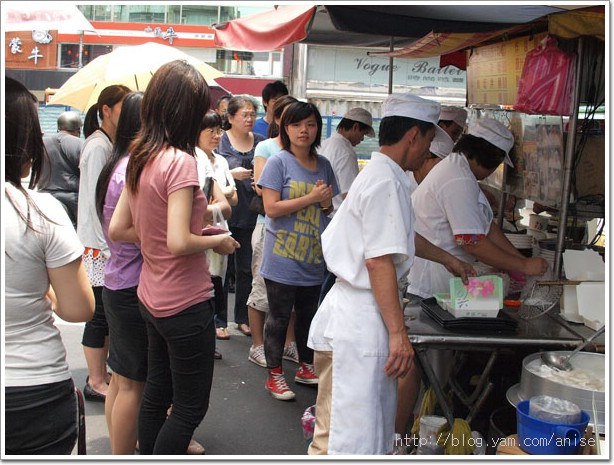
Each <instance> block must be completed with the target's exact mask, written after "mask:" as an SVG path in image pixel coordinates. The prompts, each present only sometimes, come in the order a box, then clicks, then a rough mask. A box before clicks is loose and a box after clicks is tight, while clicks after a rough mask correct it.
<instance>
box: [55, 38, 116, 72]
mask: <svg viewBox="0 0 614 465" xmlns="http://www.w3.org/2000/svg"><path fill="white" fill-rule="evenodd" d="M111 51H113V46H112V45H89V44H84V45H83V60H82V63H83V66H85V65H87V64H88V63H89V62H90V61H92V60H93V59H94V58H96V57H99V56H100V55H104V54H106V53H109V52H111ZM59 60H60V63H59V65H60V68H78V67H79V44H68V43H63V44H60V54H59Z"/></svg>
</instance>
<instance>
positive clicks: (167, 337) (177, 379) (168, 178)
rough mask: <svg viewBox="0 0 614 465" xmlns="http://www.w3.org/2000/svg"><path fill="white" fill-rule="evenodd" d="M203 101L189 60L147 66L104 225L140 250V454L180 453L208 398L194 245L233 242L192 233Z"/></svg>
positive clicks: (207, 314)
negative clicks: (144, 366) (143, 346)
mask: <svg viewBox="0 0 614 465" xmlns="http://www.w3.org/2000/svg"><path fill="white" fill-rule="evenodd" d="M208 107H209V89H208V87H207V84H206V82H205V79H204V78H203V76H202V75H201V74H200V73H199V72H198V71H197V70H196V69H195V68H194V67H193V66H191V65H189V64H188V63H186V62H184V61H181V60H177V61H173V62H170V63H167V64H165V65H164V66H162V67H160V69H158V71H156V73H155V74H154V76H153V77H152V79H151V81H150V83H149V85H148V86H147V90H146V91H145V95H144V97H143V105H142V111H141V117H142V127H141V130H140V132H139V134H138V135H137V137H136V139H135V141H134V143H133V144H132V145H131V147H130V152H131V157H130V160H129V162H128V167H127V170H126V186H125V188H124V191H123V193H122V195H121V196H120V199H119V201H118V204H117V207H116V209H115V212H114V214H113V217H112V219H111V223H110V226H109V238H110V239H111V240H113V241H131V242H139V243H140V245H141V253H142V255H143V268H142V271H141V277H140V281H139V285H138V290H137V295H138V298H139V307H140V310H141V315H142V316H143V319H144V320H145V324H146V327H147V337H148V340H149V346H148V372H147V379H146V382H145V390H144V393H143V400H142V402H141V408H140V412H139V420H138V440H139V446H140V451H141V455H147V454H184V453H185V451H186V449H187V447H188V444H189V443H190V438H191V437H192V433H193V432H194V430H195V429H196V427H197V426H198V425H199V424H200V422H201V421H202V419H203V418H204V416H205V413H206V412H207V408H208V404H209V392H210V390H211V381H212V377H213V352H214V347H215V327H214V323H213V314H214V308H213V305H212V303H211V300H210V299H211V297H212V295H211V290H212V285H211V277H210V275H209V267H208V264H207V260H206V258H205V254H204V253H203V252H204V251H205V250H207V249H213V250H215V251H216V252H217V253H221V254H229V253H232V252H233V251H234V250H235V248H236V247H237V246H238V243H237V242H236V241H235V240H234V239H232V238H231V237H230V236H229V235H226V234H224V235H217V236H202V235H201V232H202V229H203V227H204V226H205V214H206V210H207V200H206V199H205V196H204V194H203V192H202V191H201V189H200V185H199V182H198V171H197V166H196V158H195V147H196V145H197V141H198V135H199V133H200V122H201V119H202V115H203V114H204V113H205V112H206V111H207V109H208ZM195 277H196V278H195ZM171 402H172V403H173V409H172V412H171V414H170V415H169V416H168V418H167V416H166V413H167V410H168V408H169V407H170V405H171Z"/></svg>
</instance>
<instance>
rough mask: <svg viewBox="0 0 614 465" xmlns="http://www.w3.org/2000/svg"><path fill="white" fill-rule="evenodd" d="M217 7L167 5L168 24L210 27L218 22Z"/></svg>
mask: <svg viewBox="0 0 614 465" xmlns="http://www.w3.org/2000/svg"><path fill="white" fill-rule="evenodd" d="M218 10H219V7H217V6H207V5H168V14H167V21H168V23H169V24H198V25H203V26H211V25H212V24H214V23H217V20H218Z"/></svg>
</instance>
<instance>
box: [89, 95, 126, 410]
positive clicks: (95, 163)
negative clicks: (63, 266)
mask: <svg viewBox="0 0 614 465" xmlns="http://www.w3.org/2000/svg"><path fill="white" fill-rule="evenodd" d="M129 92H130V89H128V88H127V87H126V86H121V85H112V86H109V87H106V88H104V89H103V90H102V92H101V93H100V96H99V97H98V101H97V103H96V104H94V105H93V106H92V107H90V109H89V110H88V111H87V114H86V116H85V123H84V133H85V135H86V139H85V142H84V144H83V148H82V149H81V158H80V160H79V170H80V177H79V202H78V206H77V234H78V235H79V239H81V242H82V243H83V245H84V246H85V250H84V252H83V263H84V265H85V269H86V270H87V275H88V277H89V278H90V283H91V284H92V289H93V290H94V296H95V298H96V310H95V311H94V318H92V320H91V321H89V322H87V323H86V324H85V329H84V330H83V339H82V341H81V344H82V345H83V353H84V354H85V361H86V363H87V371H88V376H87V379H86V382H85V387H84V388H83V395H84V397H85V398H86V399H88V400H92V401H100V402H104V400H105V397H106V395H107V389H108V383H109V381H110V376H109V374H108V373H107V355H108V353H109V327H108V325H107V319H106V316H105V314H104V304H103V302H102V287H103V286H104V268H105V263H106V261H107V260H108V258H109V255H110V252H109V248H108V246H107V242H106V241H105V238H104V234H103V232H102V225H101V223H100V218H99V217H98V214H97V212H96V184H97V183H98V177H99V176H100V172H101V171H102V168H103V167H104V165H105V164H106V163H107V160H108V159H109V157H110V156H111V152H112V151H113V143H114V142H115V132H116V130H117V123H118V120H119V115H120V113H121V110H122V102H123V100H124V97H125V96H126V95H127V94H128V93H129ZM99 119H100V124H99V123H98V121H99Z"/></svg>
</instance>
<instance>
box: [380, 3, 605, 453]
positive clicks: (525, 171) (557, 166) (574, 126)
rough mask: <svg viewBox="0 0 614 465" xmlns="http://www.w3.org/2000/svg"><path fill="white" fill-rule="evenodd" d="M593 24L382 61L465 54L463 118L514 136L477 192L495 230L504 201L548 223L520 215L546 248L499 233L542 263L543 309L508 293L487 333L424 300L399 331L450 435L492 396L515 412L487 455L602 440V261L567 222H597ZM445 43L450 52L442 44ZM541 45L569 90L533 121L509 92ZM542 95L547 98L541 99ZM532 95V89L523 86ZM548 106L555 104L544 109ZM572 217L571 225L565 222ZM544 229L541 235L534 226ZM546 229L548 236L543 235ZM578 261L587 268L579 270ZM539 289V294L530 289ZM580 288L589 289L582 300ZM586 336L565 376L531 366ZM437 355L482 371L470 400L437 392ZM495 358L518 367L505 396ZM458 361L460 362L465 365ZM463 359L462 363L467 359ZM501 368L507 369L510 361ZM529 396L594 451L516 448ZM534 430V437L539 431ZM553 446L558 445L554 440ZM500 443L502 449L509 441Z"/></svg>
mask: <svg viewBox="0 0 614 465" xmlns="http://www.w3.org/2000/svg"><path fill="white" fill-rule="evenodd" d="M600 14H602V10H601V11H600V10H599V9H589V10H587V11H574V12H569V13H563V14H553V15H550V16H549V22H548V25H549V26H548V27H547V28H545V29H542V30H539V29H536V30H534V31H532V33H531V34H530V35H527V34H526V33H525V34H524V35H523V33H522V31H521V30H520V29H517V30H516V31H517V32H520V35H518V34H517V35H516V36H515V37H513V38H509V35H508V36H507V37H506V38H505V39H501V38H499V40H496V41H494V42H493V41H492V36H491V37H489V38H487V39H486V40H483V41H482V44H480V43H479V41H477V42H476V41H475V40H474V41H473V42H471V44H470V48H469V49H467V43H468V42H467V41H468V40H469V39H467V38H466V37H465V38H459V37H456V41H454V37H453V36H454V34H449V35H448V36H447V37H439V38H438V40H437V41H436V42H437V43H436V45H437V46H435V42H433V37H431V38H428V37H427V38H425V39H424V40H423V41H422V43H418V42H420V41H418V42H417V43H416V44H414V45H410V46H409V47H407V49H406V50H403V49H399V50H396V51H395V52H394V53H392V52H391V53H389V54H388V55H390V56H395V57H416V56H425V55H424V53H425V52H424V50H425V43H426V44H429V43H430V45H431V46H430V47H428V46H426V49H427V50H428V52H426V53H427V54H428V53H435V54H438V53H442V50H444V51H447V52H450V53H451V54H453V53H457V52H459V51H461V52H463V53H465V54H466V67H467V81H468V107H469V108H470V109H471V115H470V119H471V118H474V119H479V118H481V117H485V116H488V117H491V118H495V119H497V120H499V121H501V122H503V123H504V124H506V125H507V126H508V127H510V129H511V131H512V132H513V133H514V136H515V156H514V157H513V160H514V168H513V169H511V168H510V167H507V166H505V165H501V166H500V167H499V169H498V171H497V172H495V173H494V174H493V176H492V177H490V178H488V179H487V180H486V182H485V183H486V184H487V185H488V186H490V187H494V188H496V189H497V190H499V191H500V192H501V193H502V195H501V201H500V205H499V207H500V208H499V224H502V223H503V221H502V220H503V218H504V211H505V208H504V205H505V203H506V197H507V196H508V195H514V196H515V197H516V198H519V199H527V200H531V201H532V202H534V204H535V205H538V206H539V207H540V208H543V210H547V211H548V212H550V213H552V214H553V215H552V216H550V217H548V216H545V217H544V215H541V216H538V215H537V214H532V215H531V220H532V223H531V226H533V228H535V227H536V226H538V225H539V222H540V221H541V222H542V227H541V230H540V231H543V233H546V231H547V232H548V233H549V235H548V236H547V237H546V236H545V234H544V235H538V234H534V233H533V231H531V229H533V228H526V227H525V228H522V227H520V228H519V227H518V226H519V221H517V219H516V221H513V220H512V226H513V227H514V228H515V229H516V230H510V231H507V234H506V236H507V237H508V239H510V241H511V242H512V243H513V244H514V245H515V246H516V248H518V249H519V250H521V251H523V250H524V251H526V252H527V253H528V254H529V255H527V256H530V255H531V254H532V255H533V256H536V255H537V256H542V257H543V258H545V259H546V260H547V261H548V262H549V265H550V273H549V275H548V277H547V278H549V279H550V281H549V282H546V281H548V279H547V278H541V279H542V282H537V283H536V282H535V281H531V282H530V285H532V288H533V289H532V291H534V290H535V289H538V290H539V292H537V294H540V296H541V298H542V300H543V301H544V302H545V300H549V301H550V302H549V305H541V307H539V308H538V306H536V305H530V304H534V303H535V302H530V300H533V301H535V298H533V297H535V296H534V295H533V293H532V291H529V290H528V289H524V292H523V293H521V292H519V289H518V288H517V287H516V288H515V289H512V291H515V292H510V294H511V295H506V296H505V298H506V299H507V300H506V301H505V303H506V305H505V306H503V307H502V308H501V311H500V312H499V314H498V315H497V318H495V320H499V323H502V320H503V321H508V320H509V321H508V323H509V324H508V326H507V327H504V326H502V325H499V326H496V325H494V324H493V325H490V326H491V327H488V326H489V325H485V324H484V319H480V318H474V319H472V318H454V316H452V315H451V314H450V312H449V311H446V310H445V309H444V308H442V307H445V305H443V304H442V303H441V302H437V301H436V300H435V299H434V298H432V299H426V300H423V301H421V302H415V301H409V302H408V303H407V305H406V310H405V312H406V317H407V320H406V325H407V326H408V332H409V334H410V336H409V337H410V340H411V341H412V345H413V346H414V349H415V351H416V355H417V362H418V364H419V367H420V369H421V371H422V373H423V379H425V380H426V383H427V384H429V385H430V386H431V387H432V388H433V390H434V392H435V395H436V398H437V403H438V407H439V408H440V412H441V414H442V416H443V417H444V418H445V419H446V420H447V422H448V423H449V424H450V425H452V424H453V422H454V418H455V414H457V413H458V412H457V411H455V407H456V408H457V409H459V410H460V411H462V412H464V417H465V419H466V420H467V421H468V422H469V423H472V421H474V420H475V419H476V417H477V416H479V415H488V414H490V412H487V411H486V412H485V411H484V410H486V407H485V406H486V404H487V399H488V398H489V397H497V394H499V395H498V398H499V399H501V398H502V397H504V398H505V399H506V400H507V401H508V402H509V403H510V405H512V406H514V408H515V412H513V413H515V414H516V416H517V418H518V423H517V425H516V424H515V425H514V426H517V428H518V437H517V436H514V437H513V438H512V439H513V440H514V441H517V442H518V444H516V443H514V444H513V445H512V447H503V448H502V451H497V453H507V454H526V453H529V454H577V453H598V451H599V444H597V443H599V442H600V441H599V440H598V439H601V442H603V441H604V440H605V436H604V434H605V418H606V405H605V392H606V381H605V363H606V358H607V355H604V352H605V338H604V337H603V336H602V335H599V334H596V331H597V330H599V329H600V328H602V327H603V326H604V324H605V321H606V317H605V311H606V305H605V293H606V292H605V282H604V281H605V275H604V274H603V273H604V270H605V265H604V264H603V261H602V259H601V258H600V256H599V255H598V253H597V252H600V253H601V254H603V252H604V250H603V248H595V247H593V245H594V244H595V242H596V240H595V239H596V238H595V239H592V240H591V238H592V236H591V237H588V234H587V232H586V230H585V228H578V227H577V224H578V218H580V219H586V218H589V219H590V218H605V208H604V207H605V195H606V192H605V187H604V184H605V183H601V182H600V179H602V178H603V177H604V174H603V171H604V170H602V171H601V172H598V171H596V170H595V165H597V166H600V163H603V162H602V161H601V160H603V159H604V157H605V150H604V148H603V146H602V144H600V143H599V139H602V138H603V135H602V134H603V133H600V132H599V130H596V128H599V123H598V122H596V121H594V120H593V119H592V118H591V117H594V114H595V112H596V110H597V108H599V107H601V106H602V105H604V89H605V85H604V81H603V65H602V64H600V63H603V60H604V50H603V43H602V42H600V40H603V36H602V34H603V29H602V26H603V23H602V22H601V19H602V18H603V17H602V16H599V15H600ZM551 18H552V19H551ZM576 20H577V21H576ZM508 33H509V31H508ZM482 38H483V37H482ZM461 39H462V40H461ZM446 40H448V41H449V42H448V43H446ZM429 41H430V42H429ZM546 41H548V44H550V45H551V44H552V43H556V42H557V41H558V44H559V46H560V49H564V50H565V51H564V52H563V51H562V50H560V49H557V50H558V51H560V53H561V54H566V56H568V57H569V58H570V64H569V67H568V68H567V69H566V72H567V73H568V76H567V79H568V81H569V85H568V86H567V87H564V88H563V89H561V92H560V95H558V96H557V98H558V100H561V99H565V100H567V105H566V109H565V110H558V112H557V111H549V112H543V113H540V112H539V109H536V106H537V105H536V101H535V100H537V98H535V99H534V100H533V101H529V102H528V103H529V104H528V105H524V106H523V105H520V104H518V103H519V101H520V100H521V99H520V97H521V96H520V95H519V93H520V92H521V91H522V89H519V85H518V84H519V82H520V83H521V84H522V79H526V69H524V67H523V63H524V61H525V59H526V58H527V56H530V54H529V52H530V51H531V50H536V52H537V51H538V50H541V49H540V47H541V48H542V49H543V48H545V45H544V44H546ZM450 44H452V45H450ZM459 44H461V45H460V46H459ZM463 44H464V47H463ZM446 47H447V48H446ZM454 47H456V49H455V48H454ZM536 52H534V54H535V53H536ZM443 59H444V58H443V57H442V60H443ZM523 70H524V71H523ZM548 77H551V76H543V77H542V81H544V82H545V81H546V80H547V78H548ZM557 77H559V76H557ZM564 79H565V78H563V80H564ZM553 85H554V84H552V85H551V87H550V88H548V89H547V90H546V91H550V90H551V88H552V86H553ZM534 86H537V84H535V83H534ZM588 89H590V91H588ZM525 90H526V89H525ZM525 94H526V92H525ZM537 97H540V96H539V95H537ZM525 103H526V102H525ZM553 103H554V104H557V103H560V102H559V101H556V100H553ZM531 105H533V108H532V107H531ZM581 105H583V106H584V112H583V113H580V106H581ZM584 163H586V164H588V165H589V166H588V167H586V169H587V170H588V171H589V172H591V173H592V179H590V181H589V180H587V179H586V177H585V176H584V177H580V176H578V172H581V171H582V168H581V167H582V164H584ZM536 213H539V212H538V211H536ZM572 216H573V221H569V219H570V218H571V217H572ZM544 220H545V221H546V222H547V224H544V223H543V221H544ZM604 221H605V220H604ZM507 224H508V225H509V224H510V222H507ZM602 224H603V222H602ZM551 225H552V226H554V227H553V228H551V229H550V228H549V226H551ZM532 233H533V234H532ZM599 233H601V231H599V232H598V235H599ZM573 249H577V250H573ZM595 258H596V260H595ZM588 262H591V263H592V265H594V266H596V268H590V267H587V266H588V265H587V263H588ZM578 267H579V268H578ZM592 273H597V274H592ZM541 284H543V285H544V286H543V287H541V286H540V285H541ZM528 285H529V284H527V286H528ZM536 285H537V287H536ZM512 287H513V286H512ZM583 289H586V290H588V289H591V290H590V291H588V292H586V291H585V290H583ZM546 296H547V297H546ZM408 297H409V296H408ZM544 302H541V303H542V304H544ZM589 314H590V315H589ZM462 320H465V321H462ZM470 320H473V321H470ZM478 320H481V321H478ZM512 321H513V322H514V323H515V324H513V323H511V322H512ZM593 335H595V336H597V337H596V339H595V340H594V341H589V344H587V345H586V347H583V348H582V352H579V354H578V355H574V357H573V358H571V359H570V361H571V360H573V361H574V363H573V365H574V366H573V368H572V370H571V371H569V372H565V371H563V370H560V369H551V367H550V366H548V365H547V363H546V362H545V361H543V360H542V359H543V358H544V356H543V354H544V352H545V351H553V352H554V353H555V354H557V355H559V356H567V355H569V354H570V353H571V352H570V351H571V350H572V349H574V348H576V347H580V346H582V345H583V344H584V343H586V342H587V341H588V340H589V339H590V337H591V336H593ZM442 350H454V351H455V352H454V362H453V363H454V364H455V365H458V364H459V363H461V362H463V361H464V362H467V360H468V361H469V365H471V364H472V363H474V362H476V360H480V361H481V364H479V369H478V368H475V367H474V366H473V365H472V366H470V367H469V368H468V369H470V370H471V369H473V370H474V371H472V373H474V379H473V380H472V383H470V384H471V389H472V392H470V393H469V394H467V393H466V392H465V390H464V389H463V388H462V387H461V386H460V383H459V382H458V380H456V379H455V378H454V374H453V375H452V376H451V379H450V380H449V381H447V383H446V384H447V385H446V386H442V385H441V383H440V379H439V377H438V376H437V375H436V374H435V372H434V370H433V367H432V362H430V361H429V359H428V358H427V353H429V352H432V351H442ZM477 352H482V353H485V354H487V357H483V358H482V359H479V357H476V356H474V355H473V354H475V353H477ZM506 352H512V353H513V352H517V354H518V357H517V360H516V361H517V362H519V366H518V365H516V366H513V365H510V366H508V370H510V371H517V372H516V379H515V381H514V382H513V384H512V385H511V386H510V385H509V384H508V385H501V384H499V385H497V384H496V382H493V376H492V371H493V367H495V366H496V365H497V363H501V358H502V355H503V354H505V353H506ZM460 354H465V358H463V357H460V356H459V355H460ZM466 354H469V355H468V357H467V356H466ZM512 358H513V357H512ZM484 361H485V363H484ZM503 363H509V359H507V360H506V362H503ZM459 371H462V369H460V368H459V367H458V366H457V369H456V373H457V374H458V372H459ZM448 390H449V391H450V392H451V393H452V397H451V398H450V397H448V396H447V391H448ZM540 395H542V396H543V395H548V396H550V397H552V398H554V399H556V400H557V401H559V402H561V405H562V403H563V402H571V403H572V404H573V406H574V407H575V408H579V409H581V410H582V411H583V412H586V414H587V424H588V426H589V429H590V431H592V432H593V433H592V434H594V436H593V437H592V442H593V444H594V445H595V444H596V447H594V448H593V449H591V450H590V451H589V452H587V451H586V449H585V448H580V447H578V448H571V449H565V448H564V447H561V448H558V449H557V448H554V449H552V448H550V449H548V448H535V447H531V445H530V444H529V445H526V444H523V440H524V439H527V438H523V437H520V436H522V435H523V434H524V435H525V436H526V435H527V434H529V435H530V434H538V433H536V432H535V430H534V429H527V422H537V423H539V421H538V420H536V418H534V417H532V416H530V415H529V411H528V410H527V411H525V410H524V409H528V407H527V406H528V405H530V402H529V401H530V400H534V401H535V402H537V401H538V400H537V398H538V397H539V396H540ZM491 421H492V417H491ZM539 425H540V427H542V426H543V425H542V424H541V423H539ZM586 427H587V425H586V424H585V425H584V426H583V427H578V429H574V430H573V431H574V433H573V434H572V433H571V432H569V431H571V430H566V431H568V434H569V435H571V436H573V437H574V438H575V439H576V440H577V441H575V442H574V444H575V443H578V444H579V443H580V442H581V441H580V438H584V434H585V433H586V434H587V435H589V433H588V431H589V429H587V428H586ZM531 428H535V423H531ZM514 431H515V430H514ZM528 431H531V433H528ZM540 431H541V430H540ZM578 431H580V432H579V433H578ZM576 433H577V434H576ZM540 434H541V433H540ZM574 434H575V436H574ZM576 436H578V437H576ZM510 437H511V436H510ZM554 437H557V436H556V434H555V436H554ZM499 439H500V440H503V441H504V442H505V439H508V438H499ZM584 442H585V441H584ZM584 442H583V444H584ZM504 445H507V446H509V444H504ZM518 446H519V447H518ZM493 452H494V451H493Z"/></svg>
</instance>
